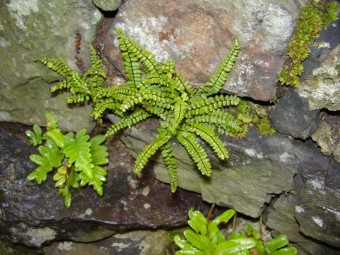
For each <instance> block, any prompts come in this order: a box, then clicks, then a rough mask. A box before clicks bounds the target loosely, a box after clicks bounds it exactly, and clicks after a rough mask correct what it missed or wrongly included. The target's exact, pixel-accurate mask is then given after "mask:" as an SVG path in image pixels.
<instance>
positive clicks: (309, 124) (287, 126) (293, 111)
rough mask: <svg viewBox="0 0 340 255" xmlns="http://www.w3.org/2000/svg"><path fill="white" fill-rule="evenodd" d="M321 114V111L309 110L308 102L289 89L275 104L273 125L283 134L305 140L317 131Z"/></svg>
mask: <svg viewBox="0 0 340 255" xmlns="http://www.w3.org/2000/svg"><path fill="white" fill-rule="evenodd" d="M319 113H320V110H312V111H311V110H309V108H308V101H307V100H306V99H304V98H301V97H300V96H299V95H298V93H297V92H296V91H295V90H294V89H288V90H287V91H286V93H285V95H283V97H281V98H280V99H279V101H278V102H277V103H276V104H275V108H274V110H273V112H272V116H271V123H272V125H273V126H274V128H275V129H276V130H277V131H278V132H280V133H281V134H285V135H291V136H292V137H294V138H301V139H303V140H305V139H307V138H308V137H310V136H311V135H312V134H313V133H314V131H315V130H316V128H317V125H318V121H319Z"/></svg>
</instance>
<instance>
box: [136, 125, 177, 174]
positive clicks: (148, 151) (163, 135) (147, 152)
mask: <svg viewBox="0 0 340 255" xmlns="http://www.w3.org/2000/svg"><path fill="white" fill-rule="evenodd" d="M170 138H171V134H170V132H169V131H168V130H166V129H163V130H162V131H160V132H159V133H158V135H157V136H156V138H155V139H154V140H153V141H152V142H150V143H149V144H148V145H146V146H145V147H144V148H143V150H142V151H141V152H140V153H139V154H138V156H137V158H136V161H135V165H134V168H133V172H134V173H135V174H139V173H140V172H141V171H142V170H143V168H144V167H145V165H146V164H147V162H148V161H149V159H150V158H151V157H152V156H153V155H154V154H155V153H156V151H157V150H158V149H159V148H161V147H162V146H163V145H164V144H166V143H167V142H168V141H169V140H170Z"/></svg>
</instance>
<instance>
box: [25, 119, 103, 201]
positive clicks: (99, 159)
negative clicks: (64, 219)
mask: <svg viewBox="0 0 340 255" xmlns="http://www.w3.org/2000/svg"><path fill="white" fill-rule="evenodd" d="M46 117H47V119H48V122H47V132H46V134H45V135H42V131H41V129H40V127H38V126H36V125H35V126H34V127H33V129H34V134H35V135H32V133H33V132H32V131H30V130H28V131H26V134H27V136H28V137H29V138H30V140H31V143H32V144H35V145H39V144H42V143H44V145H40V146H39V147H38V151H39V154H32V155H31V156H30V160H31V161H32V162H33V163H35V164H37V165H38V167H37V168H36V169H35V170H34V171H33V172H32V173H30V174H29V175H28V176H27V179H28V180H36V181H37V183H38V184H40V183H42V182H43V181H45V180H46V179H47V175H48V173H49V172H51V171H53V170H56V173H55V174H54V176H53V180H54V181H55V182H56V183H55V187H57V188H59V193H60V194H62V195H63V196H64V198H65V199H64V202H65V205H66V207H70V206H71V191H70V188H75V189H76V188H79V187H81V186H85V185H90V186H93V189H94V190H95V191H96V192H97V193H98V194H99V195H103V182H104V181H105V180H106V170H105V169H104V168H103V166H104V165H106V164H107V162H108V152H107V149H106V147H105V146H104V145H102V143H103V142H104V140H105V138H104V136H102V135H99V136H95V137H93V138H90V136H89V135H87V134H86V130H85V129H82V130H80V131H79V132H78V133H77V134H74V133H72V132H70V133H67V134H63V133H62V132H61V130H60V129H59V128H58V123H57V120H56V118H55V117H54V116H52V115H51V114H46ZM37 137H40V139H37Z"/></svg>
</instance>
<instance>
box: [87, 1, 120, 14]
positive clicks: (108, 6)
mask: <svg viewBox="0 0 340 255" xmlns="http://www.w3.org/2000/svg"><path fill="white" fill-rule="evenodd" d="M92 2H93V3H94V4H95V5H96V6H97V7H98V8H99V9H101V10H103V11H115V10H117V9H118V7H119V6H120V5H121V4H122V0H92Z"/></svg>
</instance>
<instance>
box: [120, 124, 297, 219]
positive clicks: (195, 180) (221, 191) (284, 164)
mask: <svg viewBox="0 0 340 255" xmlns="http://www.w3.org/2000/svg"><path fill="white" fill-rule="evenodd" d="M146 126H148V127H150V124H146ZM140 128H141V127H139V129H138V130H137V129H135V128H131V131H130V132H128V133H126V135H125V136H124V139H123V138H122V139H123V141H124V143H125V144H126V145H127V146H128V148H129V149H130V152H131V153H132V155H133V156H136V155H137V153H138V152H139V151H141V149H142V148H143V147H144V146H145V145H146V143H149V142H150V141H151V140H152V139H153V138H154V133H153V132H152V131H150V130H147V129H148V128H146V129H144V130H143V129H140ZM224 142H225V144H226V147H227V148H228V150H229V153H230V159H229V160H228V161H227V162H220V161H219V160H217V159H216V158H214V156H212V155H213V153H212V151H209V152H208V155H211V157H210V158H211V161H212V165H213V174H212V176H211V177H209V178H204V177H202V175H200V173H199V171H198V170H197V169H196V166H195V165H194V163H193V161H192V160H191V158H190V157H189V156H188V154H187V153H186V151H185V150H184V149H183V148H182V147H181V146H180V145H178V144H177V143H175V142H174V143H173V144H172V147H173V150H174V154H175V157H176V158H177V168H178V171H177V174H178V179H179V181H178V184H179V187H182V188H184V189H188V190H191V191H195V192H198V193H200V194H202V198H203V199H204V200H205V201H207V202H209V203H216V204H217V205H221V206H228V207H232V208H235V209H236V210H237V211H238V212H240V213H243V214H245V215H248V216H251V217H259V216H260V215H261V213H262V211H263V209H264V206H265V204H266V203H270V201H271V199H272V198H273V196H274V195H275V194H280V193H282V192H283V191H289V190H291V189H292V187H293V176H294V175H295V173H296V171H297V169H296V168H295V167H294V163H296V162H295V159H294V155H293V154H291V144H290V142H289V141H286V140H285V139H284V137H283V136H282V135H278V134H277V135H273V136H265V137H262V136H260V135H259V134H258V133H257V132H255V131H251V132H249V133H248V135H247V136H246V137H245V138H242V139H236V138H227V139H225V140H224ZM158 162H161V161H160V160H158ZM153 169H154V172H155V175H156V178H158V179H159V180H161V181H163V182H169V178H168V173H167V170H166V168H165V166H164V165H162V164H161V163H157V164H155V165H154V168H153ZM147 170H148V169H145V170H144V171H147Z"/></svg>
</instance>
